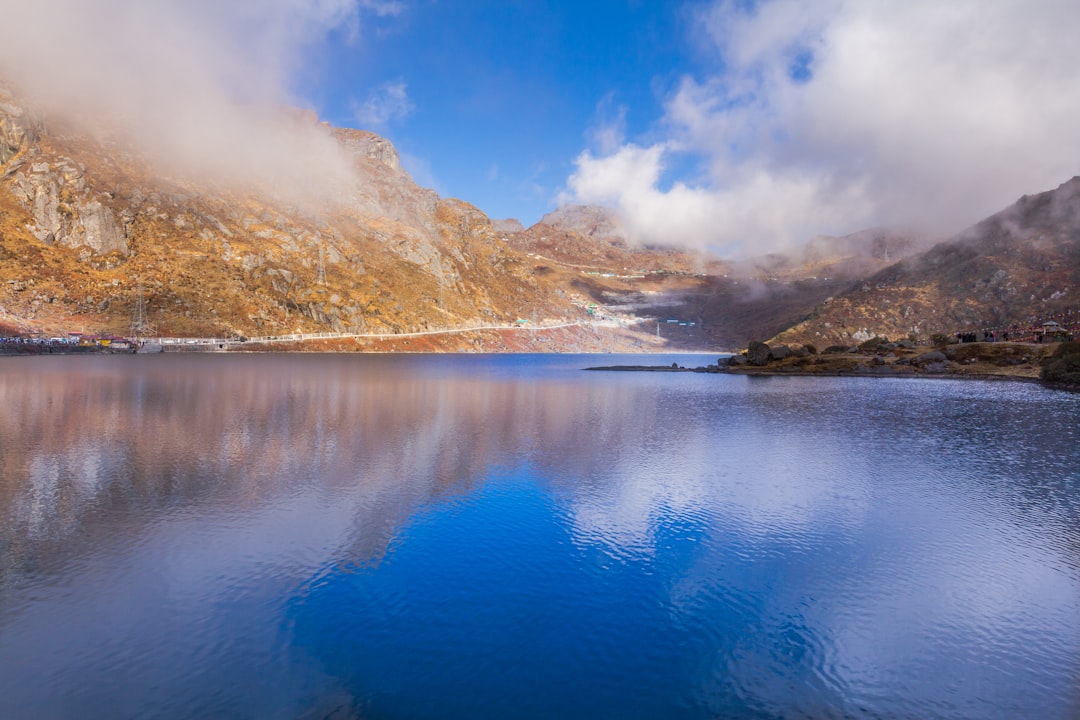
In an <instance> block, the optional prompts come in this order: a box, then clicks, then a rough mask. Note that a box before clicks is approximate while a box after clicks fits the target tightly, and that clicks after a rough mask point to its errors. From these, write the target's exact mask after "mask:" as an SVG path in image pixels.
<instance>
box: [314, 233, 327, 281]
mask: <svg viewBox="0 0 1080 720" xmlns="http://www.w3.org/2000/svg"><path fill="white" fill-rule="evenodd" d="M325 255H326V253H325V252H324V250H323V243H322V241H321V240H320V241H319V267H318V269H316V271H315V282H317V283H318V284H320V285H325V284H326V257H325Z"/></svg>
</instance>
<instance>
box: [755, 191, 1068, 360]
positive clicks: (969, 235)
mask: <svg viewBox="0 0 1080 720" xmlns="http://www.w3.org/2000/svg"><path fill="white" fill-rule="evenodd" d="M1077 308H1080V178H1076V177H1074V178H1073V179H1071V180H1069V181H1068V182H1066V183H1064V184H1062V185H1061V186H1060V187H1058V188H1056V189H1054V190H1050V191H1047V192H1043V193H1039V194H1037V195H1030V196H1024V197H1022V198H1020V199H1019V200H1018V201H1017V202H1016V203H1015V204H1013V205H1012V206H1010V207H1008V208H1006V209H1005V210H1003V211H1001V212H999V213H997V214H995V215H992V216H991V217H989V218H987V219H985V220H983V221H982V222H979V223H977V224H976V225H974V226H972V227H970V228H968V229H967V230H964V231H963V232H961V233H959V234H957V235H956V236H954V237H952V238H949V239H948V240H946V241H944V242H941V243H938V244H937V245H934V246H933V247H932V248H930V249H929V250H926V251H925V252H922V253H919V254H915V255H912V256H910V257H908V258H905V259H903V260H901V261H899V262H897V263H894V264H892V265H890V266H889V267H886V268H884V269H882V270H880V271H878V272H876V273H874V274H871V275H869V276H867V277H866V278H865V279H863V280H859V281H857V282H856V283H854V285H853V286H852V287H851V288H849V289H847V290H846V291H844V292H841V293H838V294H836V295H835V296H833V297H830V298H828V299H827V300H825V301H824V302H822V303H821V304H820V305H818V306H817V307H816V308H815V309H814V310H813V311H811V312H810V313H809V314H808V316H807V317H806V318H805V319H804V320H803V321H801V322H798V323H796V324H794V325H793V326H792V327H791V328H789V329H787V330H785V331H784V332H781V333H779V334H778V336H777V337H776V338H775V340H776V341H778V342H809V343H814V344H817V345H821V344H823V343H824V344H850V343H851V342H852V341H856V342H857V341H861V340H865V339H868V338H870V337H873V336H874V335H879V336H887V337H890V338H896V337H906V336H908V335H909V334H910V335H915V336H917V337H921V338H925V337H929V336H930V335H931V334H934V333H940V334H952V333H955V332H965V331H969V332H974V331H981V330H983V329H987V328H990V329H995V330H998V331H999V332H1008V331H1009V330H1010V329H1011V330H1012V332H1013V334H1014V337H1017V336H1020V335H1021V334H1023V333H1024V332H1025V331H1026V330H1029V329H1030V326H1031V324H1032V323H1035V322H1041V321H1042V320H1045V319H1050V318H1059V319H1071V317H1072V313H1073V311H1075V310H1076V309H1077Z"/></svg>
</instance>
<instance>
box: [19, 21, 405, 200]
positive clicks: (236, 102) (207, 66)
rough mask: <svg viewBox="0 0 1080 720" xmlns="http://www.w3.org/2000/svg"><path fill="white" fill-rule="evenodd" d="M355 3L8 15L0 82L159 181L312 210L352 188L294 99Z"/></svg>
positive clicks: (342, 163)
mask: <svg viewBox="0 0 1080 720" xmlns="http://www.w3.org/2000/svg"><path fill="white" fill-rule="evenodd" d="M393 9H394V8H393V6H392V5H390V4H386V3H381V4H380V3H372V2H368V1H361V0H315V1H314V2H303V1H301V0H270V1H269V2H259V3H252V2H243V1H234V2H210V1H208V0H161V1H155V2H151V3H147V2H140V1H138V0H105V2H99V3H86V2H82V1H81V0H40V1H39V2H33V3H9V4H8V7H5V10H4V21H5V24H6V25H7V26H8V27H11V28H18V32H13V33H6V34H5V39H4V42H3V43H0V78H3V79H4V80H5V81H6V82H7V83H9V84H11V85H12V86H14V87H15V88H16V89H17V90H18V91H19V92H20V94H22V95H24V96H26V97H29V98H31V99H32V102H33V103H34V104H35V106H36V107H37V108H39V109H40V110H42V111H43V112H44V113H45V115H46V116H47V117H49V118H58V119H60V120H62V121H64V122H66V123H69V124H74V125H75V127H76V128H77V129H78V130H80V131H91V132H93V133H94V134H96V135H97V136H98V137H99V138H102V139H105V138H110V137H117V138H120V139H122V141H123V143H124V144H125V145H126V144H129V143H130V144H133V146H134V147H135V148H136V149H137V150H138V151H140V152H141V153H143V154H144V155H145V156H146V157H147V158H148V159H149V160H151V161H152V162H153V163H154V165H155V167H157V168H158V170H159V171H160V172H162V173H165V174H168V175H171V176H179V177H182V178H185V179H192V180H198V181H199V182H201V183H209V184H224V185H226V186H228V187H230V188H235V189H241V190H253V191H256V192H260V193H262V194H271V195H273V196H275V197H278V198H280V199H283V200H285V201H287V202H294V203H299V204H303V205H310V204H312V203H315V202H319V203H322V202H324V201H326V200H327V199H333V198H334V197H335V196H336V195H337V194H339V193H340V192H341V191H342V188H343V187H347V186H348V184H349V183H351V182H352V180H353V178H352V172H351V169H350V166H349V163H348V161H347V160H346V159H345V158H344V157H342V154H341V153H340V151H339V148H338V146H337V143H336V142H335V141H334V140H333V138H332V137H331V136H330V133H329V131H328V130H327V129H326V128H325V127H324V126H321V125H320V124H319V123H318V122H317V121H316V120H315V118H314V116H313V115H312V114H311V113H301V112H298V111H296V110H294V109H292V108H294V107H295V106H297V105H303V104H304V102H303V100H302V99H300V98H298V97H296V96H295V95H294V94H293V93H292V92H291V90H290V89H291V88H292V87H293V86H294V84H295V83H296V82H297V80H298V79H299V78H301V77H303V76H304V74H305V72H310V68H308V67H307V66H306V62H305V52H306V50H308V49H309V48H310V47H311V45H312V44H313V43H315V42H317V41H318V40H320V39H321V38H323V37H325V36H326V35H327V34H328V33H330V32H334V31H342V32H348V31H349V29H350V28H355V27H356V25H357V23H358V22H360V20H361V19H362V18H363V16H364V14H365V13H368V12H392V11H393Z"/></svg>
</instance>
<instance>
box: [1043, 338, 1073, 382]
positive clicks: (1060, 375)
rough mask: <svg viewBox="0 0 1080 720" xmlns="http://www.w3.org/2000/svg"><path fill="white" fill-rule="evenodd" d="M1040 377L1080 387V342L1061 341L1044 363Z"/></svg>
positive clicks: (1048, 380)
mask: <svg viewBox="0 0 1080 720" xmlns="http://www.w3.org/2000/svg"><path fill="white" fill-rule="evenodd" d="M1039 377H1040V378H1042V379H1043V380H1045V381H1047V382H1052V383H1060V384H1062V385H1075V386H1077V387H1080V342H1067V343H1061V344H1060V345H1059V346H1058V347H1057V348H1056V349H1055V350H1054V354H1053V355H1052V356H1051V357H1050V359H1049V360H1048V361H1047V362H1046V363H1045V364H1044V365H1043V367H1042V371H1041V372H1040V374H1039Z"/></svg>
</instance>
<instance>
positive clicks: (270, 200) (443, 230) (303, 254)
mask: <svg viewBox="0 0 1080 720" xmlns="http://www.w3.org/2000/svg"><path fill="white" fill-rule="evenodd" d="M297 117H298V120H297V121H298V122H307V123H311V124H317V121H316V120H315V119H314V118H313V117H311V118H308V117H303V116H302V115H300V114H298V116H297ZM320 131H324V132H326V133H328V134H329V135H330V136H331V137H332V138H333V140H334V141H336V143H337V145H338V147H339V148H340V151H341V152H342V153H343V154H344V155H345V156H346V157H347V158H348V160H349V163H350V165H351V168H352V170H353V171H354V177H355V181H354V182H353V184H352V185H351V186H348V187H341V188H340V193H339V195H338V197H335V198H333V199H332V201H328V202H326V203H325V204H322V205H321V206H318V207H311V206H300V205H298V204H295V203H291V202H289V199H288V198H282V197H275V196H274V195H273V194H272V193H267V192H265V191H255V190H250V189H249V190H245V189H242V188H236V187H229V186H223V185H220V184H214V183H211V182H209V181H207V182H195V181H192V180H190V179H183V178H170V177H168V176H167V175H164V174H162V173H160V172H158V171H155V170H154V169H153V166H152V164H151V163H150V162H148V161H147V160H146V158H144V157H142V156H140V155H139V154H138V153H137V152H136V151H134V150H133V149H131V148H130V147H127V146H125V145H124V144H123V143H121V142H115V141H113V140H109V139H107V138H106V139H102V138H101V137H98V136H95V135H94V134H92V133H88V132H86V131H84V130H81V129H75V128H73V127H71V126H68V125H64V124H61V123H59V122H55V121H52V120H50V119H47V118H44V117H42V116H40V115H38V114H36V113H34V112H33V111H32V109H30V108H29V107H27V106H26V105H25V104H24V103H22V102H21V101H20V100H19V99H18V98H17V97H16V96H15V94H14V93H13V92H11V91H10V90H6V89H0V278H2V282H0V323H3V324H5V325H6V326H7V327H8V328H9V331H18V330H21V331H25V332H37V333H54V332H62V331H68V330H83V331H86V332H95V333H114V334H126V333H128V332H129V330H130V326H131V322H132V318H133V317H136V316H137V315H138V314H139V313H138V312H137V310H138V309H139V305H140V303H141V305H142V307H143V308H144V309H145V317H146V320H147V323H148V324H149V325H152V326H153V327H152V329H145V330H146V331H148V332H154V333H158V334H167V335H211V336H222V335H226V336H228V335H266V334H274V333H283V332H294V331H302V332H317V331H356V332H359V331H365V332H388V333H392V332H398V331H404V330H422V329H426V328H435V327H454V328H460V327H469V326H471V325H491V324H500V323H513V322H514V321H515V319H516V318H518V317H520V316H522V315H528V316H529V317H537V318H538V319H539V318H543V319H545V320H549V321H558V320H566V319H569V318H571V317H572V316H576V315H575V314H576V313H578V312H579V309H578V308H576V307H575V306H574V305H573V304H572V303H570V302H568V301H567V300H566V298H565V297H564V296H562V295H561V294H560V293H559V292H558V288H556V287H553V286H552V285H551V283H549V282H547V281H546V280H545V279H544V277H543V275H542V274H540V275H538V274H537V273H535V272H534V271H533V267H532V265H531V264H530V263H529V262H528V261H527V258H526V257H525V256H523V255H522V254H521V253H520V252H517V251H515V250H513V249H512V248H509V247H508V246H507V244H506V243H505V242H504V241H502V240H500V239H499V238H498V237H497V236H496V235H495V233H494V231H493V229H492V225H491V222H490V221H489V219H488V218H487V217H486V216H485V215H484V214H483V213H482V212H480V211H479V210H478V209H477V208H475V207H473V206H472V205H470V204H468V203H466V202H463V201H459V200H453V199H443V198H440V197H438V196H437V195H436V194H435V193H434V192H433V191H430V190H425V189H422V188H420V187H418V186H417V185H416V184H415V183H414V182H413V181H412V179H411V178H410V177H409V176H408V175H407V174H406V173H405V172H404V171H403V170H402V169H401V166H400V163H399V161H398V156H397V153H396V151H395V150H394V148H393V146H392V145H390V143H389V142H387V141H386V140H384V139H382V138H380V137H378V136H376V135H373V134H371V133H366V132H362V131H356V130H343V129H330V128H321V129H320Z"/></svg>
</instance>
